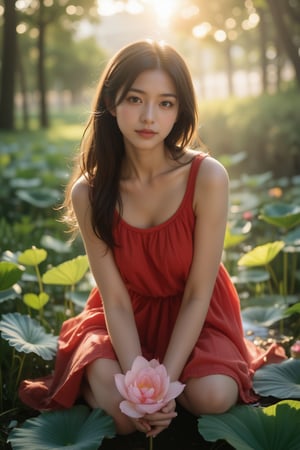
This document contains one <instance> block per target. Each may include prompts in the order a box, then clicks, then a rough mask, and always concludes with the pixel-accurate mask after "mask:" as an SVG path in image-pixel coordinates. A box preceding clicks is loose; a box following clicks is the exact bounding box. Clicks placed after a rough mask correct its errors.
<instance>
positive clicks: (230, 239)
mask: <svg viewBox="0 0 300 450" xmlns="http://www.w3.org/2000/svg"><path fill="white" fill-rule="evenodd" d="M250 229H251V223H250V222H246V224H245V223H244V224H243V226H242V227H238V228H237V227H234V226H229V225H228V226H227V227H226V232H225V239H224V249H225V250H227V249H228V248H231V247H234V246H235V245H238V244H240V243H241V242H244V241H245V240H246V239H247V238H248V236H249V231H250Z"/></svg>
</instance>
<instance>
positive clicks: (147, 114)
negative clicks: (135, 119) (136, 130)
mask: <svg viewBox="0 0 300 450" xmlns="http://www.w3.org/2000/svg"><path fill="white" fill-rule="evenodd" d="M154 116H155V112H154V105H151V104H150V103H147V104H145V106H144V108H143V112H142V121H143V122H144V123H153V122H154Z"/></svg>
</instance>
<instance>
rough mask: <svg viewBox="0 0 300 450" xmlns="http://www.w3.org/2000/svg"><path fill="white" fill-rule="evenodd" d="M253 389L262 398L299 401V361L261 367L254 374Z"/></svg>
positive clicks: (293, 360) (294, 360)
mask: <svg viewBox="0 0 300 450" xmlns="http://www.w3.org/2000/svg"><path fill="white" fill-rule="evenodd" d="M253 387H254V390H255V392H257V393H258V394H260V395H262V396H264V397H268V396H272V397H276V398H280V399H285V398H293V399H300V359H293V358H290V359H287V360H286V361H283V362H282V363H280V364H268V365H265V366H263V367H262V368H261V369H259V370H257V371H256V372H255V374H254V377H253Z"/></svg>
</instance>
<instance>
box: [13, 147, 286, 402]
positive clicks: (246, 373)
mask: <svg viewBox="0 0 300 450" xmlns="http://www.w3.org/2000/svg"><path fill="white" fill-rule="evenodd" d="M204 158H205V154H199V155H197V156H196V157H195V158H194V159H193V161H192V164H191V168H190V173H189V177H188V182H187V187H186V192H185V195H184V198H183V200H182V202H181V204H180V206H179V208H178V210H177V211H176V212H175V214H174V215H173V216H172V217H170V218H169V219H168V220H167V221H166V222H164V223H162V224H160V225H157V226H154V227H151V228H148V229H140V228H136V227H133V226H131V225H129V224H127V223H126V222H125V221H124V220H122V219H121V218H120V220H119V221H116V222H117V225H116V226H115V230H114V236H115V239H116V242H117V243H118V244H119V246H118V247H116V249H115V250H114V256H115V260H116V264H117V266H118V268H119V270H120V273H121V276H122V278H123V280H124V282H125V284H126V287H127V289H128V292H129V294H130V298H131V300H132V305H133V309H134V313H135V317H136V323H137V327H138V332H139V336H140V340H141V345H142V350H143V355H144V356H145V357H146V358H147V359H151V358H156V359H158V360H160V361H162V360H163V356H164V353H165V351H166V347H167V345H168V341H169V337H170V334H171V331H172V328H173V325H174V322H175V320H176V316H177V313H178V309H179V306H180V302H181V299H182V295H183V291H184V287H185V284H186V280H187V277H188V274H189V269H190V265H191V262H192V257H193V230H194V226H195V216H194V212H193V207H192V204H193V195H194V187H195V180H196V177H197V173H198V169H199V167H200V165H201V162H202V161H203V159H204ZM116 215H117V214H116ZM182 339H184V336H182ZM97 358H111V359H115V358H116V355H115V353H114V350H113V348H112V345H111V342H110V338H109V335H108V332H107V329H106V326H105V319H104V313H103V307H102V304H101V297H100V294H99V291H98V289H97V288H94V289H93V290H92V292H91V294H90V296H89V298H88V300H87V303H86V306H85V308H84V310H83V311H82V312H81V313H80V314H79V315H77V316H76V317H74V318H71V319H68V320H67V321H65V322H64V323H63V326H62V329H61V332H60V336H59V343H58V352H57V357H56V363H55V370H54V373H53V374H51V375H49V376H47V377H44V378H40V379H34V380H24V381H23V382H22V383H21V385H20V389H19V394H20V398H21V400H22V401H23V402H24V403H26V404H27V405H29V406H31V407H32V408H34V409H37V410H49V409H59V408H69V407H71V406H72V405H73V404H74V402H75V401H76V399H77V397H78V396H79V395H80V386H81V382H82V379H83V376H84V370H85V367H86V366H87V365H88V364H89V363H91V362H92V361H93V360H95V359H97ZM284 358H285V355H284V354H283V353H282V350H281V349H280V348H278V347H277V346H276V345H272V346H271V347H270V348H269V350H268V351H267V352H265V351H264V352H263V351H261V350H260V349H257V348H256V347H255V346H254V345H253V344H251V343H250V342H248V341H246V340H245V339H244V335H243V329H242V323H241V317H240V302H239V298H238V295H237V292H236V290H235V287H234V285H233V284H232V282H231V279H230V277H229V275H228V273H227V271H226V269H225V268H224V266H223V265H222V264H221V265H220V269H219V272H218V276H217V279H216V283H215V287H214V291H213V294H212V298H211V302H210V306H209V310H208V313H207V317H206V320H205V323H204V326H203V328H202V331H201V334H200V336H199V339H198V341H197V343H196V346H195V348H194V350H193V352H192V353H191V355H190V357H189V360H188V362H187V364H186V366H185V368H184V370H183V372H182V374H181V381H182V382H185V381H186V380H187V379H188V378H191V377H203V376H206V375H210V374H225V375H228V376H230V377H232V378H234V379H235V380H236V382H237V384H238V386H239V395H240V400H241V401H242V402H245V403H250V402H253V401H255V400H256V398H257V397H256V396H255V395H254V393H253V391H252V380H251V379H252V375H253V371H254V370H255V369H256V368H258V367H260V366H261V365H262V364H264V363H266V362H273V361H276V360H281V359H284Z"/></svg>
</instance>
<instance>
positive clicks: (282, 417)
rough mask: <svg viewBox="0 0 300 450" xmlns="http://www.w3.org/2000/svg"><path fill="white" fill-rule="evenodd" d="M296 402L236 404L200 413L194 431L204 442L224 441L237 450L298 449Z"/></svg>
mask: <svg viewBox="0 0 300 450" xmlns="http://www.w3.org/2000/svg"><path fill="white" fill-rule="evenodd" d="M299 430H300V402H298V401H293V400H284V401H281V402H279V403H277V404H275V405H272V406H268V407H267V408H260V407H254V406H247V405H243V406H242V405H240V406H235V407H233V408H232V409H230V410H229V411H228V412H227V413H224V414H218V415H203V416H201V417H200V418H199V419H198V431H199V433H200V434H201V435H202V436H203V437H204V439H206V440H207V441H217V440H220V439H222V440H226V441H227V442H228V443H229V444H230V445H232V446H233V448H235V449H238V450H254V449H255V450H299Z"/></svg>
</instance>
